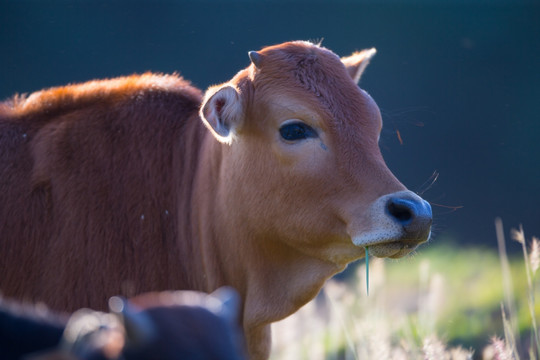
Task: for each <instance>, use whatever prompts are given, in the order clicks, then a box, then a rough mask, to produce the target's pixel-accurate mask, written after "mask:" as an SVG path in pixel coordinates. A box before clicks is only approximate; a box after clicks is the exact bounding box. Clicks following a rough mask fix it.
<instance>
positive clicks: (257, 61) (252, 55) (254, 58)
mask: <svg viewBox="0 0 540 360" xmlns="http://www.w3.org/2000/svg"><path fill="white" fill-rule="evenodd" d="M248 55H249V59H250V60H251V63H252V64H253V65H255V67H256V68H257V69H260V68H261V62H262V56H261V54H259V53H258V52H256V51H250V52H248Z"/></svg>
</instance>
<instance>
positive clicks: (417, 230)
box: [386, 197, 433, 237]
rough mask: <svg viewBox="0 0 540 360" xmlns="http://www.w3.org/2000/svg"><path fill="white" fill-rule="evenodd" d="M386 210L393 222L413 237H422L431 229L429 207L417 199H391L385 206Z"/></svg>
mask: <svg viewBox="0 0 540 360" xmlns="http://www.w3.org/2000/svg"><path fill="white" fill-rule="evenodd" d="M386 210H387V211H388V214H389V215H390V217H392V219H394V221H397V222H398V223H399V224H400V225H402V226H403V229H404V230H405V232H407V233H408V234H410V235H412V236H414V237H422V235H423V234H425V233H429V231H430V229H431V222H432V221H433V216H432V214H431V206H430V205H429V203H428V202H427V201H425V200H423V199H421V198H419V197H418V198H408V197H392V198H390V199H389V200H388V203H387V204H386Z"/></svg>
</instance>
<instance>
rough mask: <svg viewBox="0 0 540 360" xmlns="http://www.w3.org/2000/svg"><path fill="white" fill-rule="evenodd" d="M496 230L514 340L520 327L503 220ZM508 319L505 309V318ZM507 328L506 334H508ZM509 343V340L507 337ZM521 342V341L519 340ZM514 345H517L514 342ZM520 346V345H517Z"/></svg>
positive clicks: (496, 220)
mask: <svg viewBox="0 0 540 360" xmlns="http://www.w3.org/2000/svg"><path fill="white" fill-rule="evenodd" d="M495 230H496V233H497V245H498V248H499V258H500V260H501V269H502V278H503V289H504V302H505V304H506V309H507V311H508V314H509V317H510V320H509V324H510V329H509V331H510V333H511V334H512V338H513V339H516V338H517V339H519V338H518V337H517V336H518V325H517V315H516V314H517V312H516V305H515V296H514V286H513V285H512V274H511V273H510V264H509V262H508V254H507V252H506V242H505V239H504V228H503V222H502V220H501V218H496V219H495ZM504 317H506V315H505V312H504V309H503V318H504ZM506 332H507V331H506V326H505V334H506ZM506 340H507V341H508V340H509V338H508V337H506ZM518 342H519V340H518ZM512 343H515V341H513V342H512ZM517 345H519V344H517Z"/></svg>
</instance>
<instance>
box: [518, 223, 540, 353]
mask: <svg viewBox="0 0 540 360" xmlns="http://www.w3.org/2000/svg"><path fill="white" fill-rule="evenodd" d="M511 234H512V239H514V240H515V241H517V242H519V243H520V244H521V248H522V250H523V259H524V263H525V274H526V275H527V286H528V297H527V303H528V305H529V312H530V314H531V322H532V328H533V333H532V334H531V337H532V341H531V347H532V344H534V345H536V356H535V357H534V358H535V359H536V358H537V357H538V356H539V355H540V341H539V339H538V328H537V326H536V314H535V310H534V304H535V299H534V285H533V282H532V277H533V275H534V274H533V271H532V266H530V265H529V261H530V262H531V265H534V267H535V268H536V269H537V268H538V266H537V263H538V256H539V254H538V250H536V249H537V248H538V243H537V239H535V238H533V241H532V247H533V248H534V250H536V251H534V253H535V256H534V258H533V257H529V254H528V253H527V244H526V241H525V232H524V231H523V226H521V225H520V226H519V230H516V229H512V231H511ZM535 240H536V241H535ZM531 254H533V252H532V251H531ZM531 350H532V349H531ZM530 353H531V354H534V351H530Z"/></svg>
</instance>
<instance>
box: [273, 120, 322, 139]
mask: <svg viewBox="0 0 540 360" xmlns="http://www.w3.org/2000/svg"><path fill="white" fill-rule="evenodd" d="M279 134H280V135H281V137H282V138H283V139H285V140H288V141H295V140H302V139H307V138H316V137H317V136H318V135H317V132H316V131H315V130H314V129H313V128H312V127H311V126H309V125H306V124H304V123H302V122H293V123H288V124H285V125H283V126H281V127H280V128H279Z"/></svg>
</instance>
